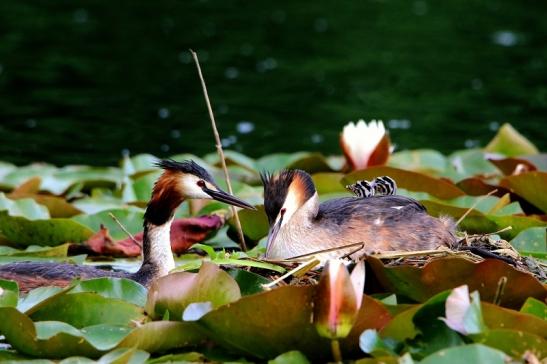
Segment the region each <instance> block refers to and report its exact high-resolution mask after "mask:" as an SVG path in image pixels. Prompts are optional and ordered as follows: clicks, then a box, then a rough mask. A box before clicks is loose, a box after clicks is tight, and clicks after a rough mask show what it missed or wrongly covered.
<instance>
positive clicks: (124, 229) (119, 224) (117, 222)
mask: <svg viewBox="0 0 547 364" xmlns="http://www.w3.org/2000/svg"><path fill="white" fill-rule="evenodd" d="M108 216H110V217H111V218H112V220H114V222H115V223H116V224H118V226H119V227H120V229H122V230H123V232H124V233H126V234H127V236H129V238H130V239H131V240H132V241H133V242H134V243H135V244H137V245H138V246H139V247H140V248H141V249H142V244H141V243H140V242H139V241H138V240H137V239H135V237H134V236H133V235H131V233H130V232H129V230H127V229H126V228H125V226H123V224H122V222H121V221H120V220H118V218H117V217H116V216H114V214H113V213H112V212H109V213H108Z"/></svg>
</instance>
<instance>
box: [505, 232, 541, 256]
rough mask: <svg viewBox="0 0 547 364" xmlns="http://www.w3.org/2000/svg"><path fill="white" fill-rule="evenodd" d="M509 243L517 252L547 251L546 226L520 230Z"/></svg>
mask: <svg viewBox="0 0 547 364" xmlns="http://www.w3.org/2000/svg"><path fill="white" fill-rule="evenodd" d="M511 245H512V246H513V247H514V248H515V249H517V250H518V251H519V252H540V253H545V252H547V228H546V227H532V228H529V229H526V230H522V231H521V232H520V233H519V234H518V235H517V236H516V237H515V238H513V240H511Z"/></svg>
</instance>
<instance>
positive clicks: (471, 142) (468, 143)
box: [464, 139, 480, 149]
mask: <svg viewBox="0 0 547 364" xmlns="http://www.w3.org/2000/svg"><path fill="white" fill-rule="evenodd" d="M464 146H465V147H466V148H468V149H470V148H477V147H478V146H480V141H479V140H477V139H466V140H465V142H464Z"/></svg>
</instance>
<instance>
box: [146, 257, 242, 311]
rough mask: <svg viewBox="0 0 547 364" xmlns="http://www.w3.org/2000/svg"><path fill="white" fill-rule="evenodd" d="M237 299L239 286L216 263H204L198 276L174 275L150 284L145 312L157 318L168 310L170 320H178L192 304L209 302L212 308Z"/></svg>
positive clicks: (239, 295)
mask: <svg viewBox="0 0 547 364" xmlns="http://www.w3.org/2000/svg"><path fill="white" fill-rule="evenodd" d="M175 287H176V288H175ZM240 297H241V293H240V290H239V286H238V285H237V283H236V281H235V280H234V279H233V278H232V277H230V275H229V274H228V273H226V272H224V271H222V270H221V269H220V268H219V267H218V266H217V265H215V264H212V263H210V262H203V263H202V265H201V268H200V270H199V272H198V273H189V272H177V273H173V274H170V275H167V276H165V277H162V278H160V279H158V280H156V281H155V282H154V283H152V286H151V287H150V289H149V291H148V300H147V302H146V312H147V313H148V314H149V315H150V316H151V317H156V318H157V317H161V316H163V315H164V313H165V312H166V311H168V312H169V317H170V318H173V319H174V320H181V319H182V314H183V312H184V311H185V309H186V308H187V307H188V305H189V304H191V303H195V302H210V303H211V307H212V308H217V307H219V306H222V305H225V304H228V303H230V302H234V301H237V300H238V299H239V298H240Z"/></svg>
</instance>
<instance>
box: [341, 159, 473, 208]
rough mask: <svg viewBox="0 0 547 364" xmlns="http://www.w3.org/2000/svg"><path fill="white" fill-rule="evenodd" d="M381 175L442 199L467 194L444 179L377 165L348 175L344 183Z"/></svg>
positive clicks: (400, 185) (411, 188)
mask: <svg viewBox="0 0 547 364" xmlns="http://www.w3.org/2000/svg"><path fill="white" fill-rule="evenodd" d="M379 176H390V177H391V178H393V179H394V180H395V181H396V182H397V186H398V187H401V188H405V189H407V190H410V191H420V192H427V193H429V194H430V195H432V196H435V197H437V198H440V199H444V200H450V199H453V198H456V197H459V196H463V195H465V193H464V192H463V191H462V190H460V189H459V188H458V187H456V185H454V184H452V183H450V182H448V181H446V180H442V179H436V178H433V177H430V176H427V175H425V174H421V173H416V172H411V171H406V170H403V169H398V168H393V167H386V166H377V167H369V168H367V169H365V170H361V171H357V172H353V173H350V174H348V175H346V177H345V178H344V179H343V181H342V182H343V183H344V184H351V183H355V181H358V180H363V179H366V180H369V181H370V180H372V179H374V178H376V177H379Z"/></svg>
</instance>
